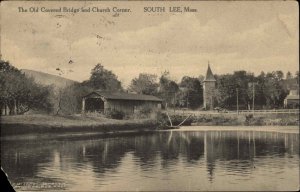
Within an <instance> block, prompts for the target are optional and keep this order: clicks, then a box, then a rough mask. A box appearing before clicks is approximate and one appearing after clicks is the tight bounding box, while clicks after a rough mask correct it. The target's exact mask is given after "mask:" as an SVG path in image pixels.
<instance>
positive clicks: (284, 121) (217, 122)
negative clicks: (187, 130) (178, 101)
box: [165, 112, 299, 126]
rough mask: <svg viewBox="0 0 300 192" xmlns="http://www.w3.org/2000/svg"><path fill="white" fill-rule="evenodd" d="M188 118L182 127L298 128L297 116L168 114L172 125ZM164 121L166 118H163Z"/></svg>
mask: <svg viewBox="0 0 300 192" xmlns="http://www.w3.org/2000/svg"><path fill="white" fill-rule="evenodd" d="M189 115H191V116H190V118H189V119H188V120H187V121H185V123H184V124H183V125H193V126H299V114H272V113H266V114H254V115H253V114H239V115H237V114H234V113H214V114H211V113H207V114H189V113H185V114H183V113H180V112H179V113H178V112H177V113H173V114H172V113H170V114H169V116H170V118H171V120H172V122H176V123H173V125H177V124H179V123H180V122H182V121H183V120H184V119H185V118H186V117H187V116H189ZM165 119H166V117H165ZM165 121H166V120H165Z"/></svg>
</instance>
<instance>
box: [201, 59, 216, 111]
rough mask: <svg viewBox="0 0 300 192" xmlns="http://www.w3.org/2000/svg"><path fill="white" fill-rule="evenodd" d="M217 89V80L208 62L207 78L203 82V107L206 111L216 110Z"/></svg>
mask: <svg viewBox="0 0 300 192" xmlns="http://www.w3.org/2000/svg"><path fill="white" fill-rule="evenodd" d="M215 89H216V79H215V77H214V75H213V73H212V71H211V69H210V65H209V62H208V68H207V72H206V76H205V79H204V81H203V107H204V108H205V109H206V110H213V109H214V105H215V102H214V101H215Z"/></svg>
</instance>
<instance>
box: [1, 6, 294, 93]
mask: <svg viewBox="0 0 300 192" xmlns="http://www.w3.org/2000/svg"><path fill="white" fill-rule="evenodd" d="M19 6H23V7H24V8H29V7H32V6H34V7H39V8H41V7H46V8H51V7H52V8H58V7H74V8H81V7H85V8H88V7H94V6H96V7H100V8H106V7H109V8H112V7H114V6H117V7H119V8H130V9H131V12H130V13H120V14H119V16H117V15H114V14H115V13H112V12H110V13H75V14H72V13H41V12H39V13H19V12H18V7H19ZM146 6H165V7H166V8H168V7H169V6H190V7H191V8H196V9H197V10H198V12H196V13H169V12H165V13H150V14H149V13H144V12H143V11H144V10H143V7H146ZM298 23H299V21H298V5H297V3H296V2H293V1H278V2H272V1H267V2H255V1H248V2H236V1H233V2H185V3H183V2H166V3H162V2H118V3H117V2H111V1H107V2H89V3H84V2H71V1H67V2H62V3H57V2H39V3H35V4H34V3H33V2H4V3H1V53H2V58H3V59H4V60H9V61H10V62H11V63H12V64H13V65H14V66H16V67H18V68H20V69H33V70H38V71H42V72H46V73H50V74H56V75H58V74H59V71H57V70H56V68H60V69H62V70H63V72H64V74H61V76H63V77H66V78H69V79H74V80H77V81H82V80H86V79H88V78H89V75H90V71H91V69H92V68H93V67H94V66H95V65H96V64H97V63H101V64H102V65H104V67H105V68H106V69H109V70H112V71H113V72H114V73H115V74H116V75H117V76H118V77H119V80H121V81H122V83H123V85H125V87H126V85H128V83H129V82H130V80H131V79H132V78H134V77H136V76H138V74H139V73H155V74H158V75H160V74H161V72H163V71H165V70H168V71H170V74H171V77H172V78H174V80H177V81H179V80H180V79H181V78H182V77H183V76H185V75H188V76H194V77H198V76H199V75H204V74H205V72H206V69H207V63H208V60H209V61H210V64H211V68H212V70H213V72H214V73H216V74H223V73H232V72H233V71H235V70H246V71H250V72H254V73H255V74H259V73H260V72H261V71H265V72H269V71H273V70H282V71H284V72H285V73H286V72H287V71H291V72H293V74H294V72H295V71H297V70H299V66H298V63H299V55H298V46H299V45H298V42H299V31H298V28H299V26H298ZM70 60H72V62H69V61H70Z"/></svg>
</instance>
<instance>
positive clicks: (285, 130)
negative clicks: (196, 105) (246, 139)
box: [162, 126, 299, 134]
mask: <svg viewBox="0 0 300 192" xmlns="http://www.w3.org/2000/svg"><path fill="white" fill-rule="evenodd" d="M162 131H165V130H162ZM172 131H262V132H277V133H295V134H299V127H298V126H182V127H180V129H174V130H172Z"/></svg>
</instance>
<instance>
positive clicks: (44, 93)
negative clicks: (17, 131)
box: [0, 60, 52, 115]
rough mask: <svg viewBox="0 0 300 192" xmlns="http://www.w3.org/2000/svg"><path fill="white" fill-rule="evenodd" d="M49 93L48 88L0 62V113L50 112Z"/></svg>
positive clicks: (8, 64)
mask: <svg viewBox="0 0 300 192" xmlns="http://www.w3.org/2000/svg"><path fill="white" fill-rule="evenodd" d="M50 92H51V88H50V87H49V86H41V85H38V84H36V83H35V82H34V80H33V79H32V78H28V77H26V76H25V75H24V74H23V73H22V72H21V71H20V70H18V69H17V68H15V67H13V66H12V65H10V63H9V62H7V61H2V60H1V61H0V95H1V96H0V105H1V106H0V108H1V113H4V114H8V113H9V114H11V115H12V114H23V113H25V112H27V111H29V110H30V109H33V110H39V111H46V112H50V111H51V109H52V105H51V103H50V102H49V93H50ZM3 111H4V112H3Z"/></svg>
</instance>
